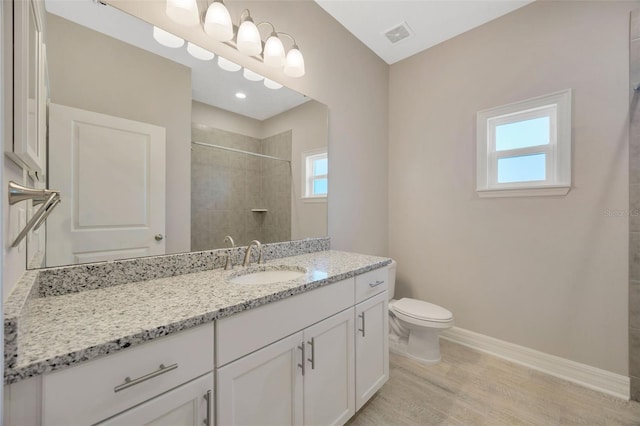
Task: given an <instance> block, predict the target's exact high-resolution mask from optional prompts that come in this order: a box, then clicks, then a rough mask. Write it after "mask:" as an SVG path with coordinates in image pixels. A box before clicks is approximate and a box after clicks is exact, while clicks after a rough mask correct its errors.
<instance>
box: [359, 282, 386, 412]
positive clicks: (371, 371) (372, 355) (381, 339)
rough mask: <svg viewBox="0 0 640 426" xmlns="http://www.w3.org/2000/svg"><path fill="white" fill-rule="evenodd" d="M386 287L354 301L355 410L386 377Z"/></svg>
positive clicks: (374, 391) (375, 390)
mask: <svg viewBox="0 0 640 426" xmlns="http://www.w3.org/2000/svg"><path fill="white" fill-rule="evenodd" d="M388 298H389V295H388V293H387V292H386V291H383V292H382V293H380V294H378V295H377V296H374V297H372V298H370V299H367V300H365V301H364V302H362V303H359V304H357V305H356V327H355V328H356V330H355V331H356V411H357V410H359V409H360V408H361V407H362V406H363V405H364V403H365V402H367V401H368V400H369V398H371V396H372V395H373V394H374V393H376V392H377V391H378V389H380V388H381V387H382V385H383V384H384V383H385V382H386V381H387V379H388V378H389V312H388Z"/></svg>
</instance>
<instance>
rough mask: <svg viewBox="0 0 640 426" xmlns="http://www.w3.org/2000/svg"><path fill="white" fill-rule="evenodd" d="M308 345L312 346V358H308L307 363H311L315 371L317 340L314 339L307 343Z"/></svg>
mask: <svg viewBox="0 0 640 426" xmlns="http://www.w3.org/2000/svg"><path fill="white" fill-rule="evenodd" d="M307 344H309V346H311V358H308V359H307V361H309V362H310V363H311V369H312V370H315V369H316V339H315V338H314V337H312V338H311V340H309V341H308V342H307Z"/></svg>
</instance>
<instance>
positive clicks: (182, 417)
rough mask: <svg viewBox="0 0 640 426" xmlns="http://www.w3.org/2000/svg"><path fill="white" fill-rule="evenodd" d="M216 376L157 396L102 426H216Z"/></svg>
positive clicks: (211, 375)
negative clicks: (214, 423) (214, 382)
mask: <svg viewBox="0 0 640 426" xmlns="http://www.w3.org/2000/svg"><path fill="white" fill-rule="evenodd" d="M213 405H214V396H213V373H209V374H207V375H206V376H202V377H200V378H199V379H196V380H194V381H191V382H189V383H187V384H184V385H182V386H180V387H178V388H175V389H173V390H171V391H169V392H167V393H164V394H162V395H160V396H157V397H155V398H153V399H151V400H149V401H147V402H145V403H143V404H140V405H138V406H137V407H135V408H132V409H130V410H127V411H125V412H124V413H122V414H119V415H117V416H115V417H112V418H111V419H109V420H106V421H104V422H102V423H98V424H99V425H101V426H107V425H108V426H131V425H145V426H202V425H205V426H213V418H214V417H213Z"/></svg>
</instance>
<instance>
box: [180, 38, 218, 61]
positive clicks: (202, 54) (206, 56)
mask: <svg viewBox="0 0 640 426" xmlns="http://www.w3.org/2000/svg"><path fill="white" fill-rule="evenodd" d="M187 52H189V53H190V54H191V56H193V57H194V58H196V59H200V60H202V61H210V60H212V59H213V58H214V57H215V56H216V55H214V54H213V52H209V51H208V50H207V49H203V48H202V47H200V46H197V45H195V44H193V43H191V42H188V43H187Z"/></svg>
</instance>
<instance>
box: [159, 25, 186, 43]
mask: <svg viewBox="0 0 640 426" xmlns="http://www.w3.org/2000/svg"><path fill="white" fill-rule="evenodd" d="M153 38H154V39H155V40H156V41H157V42H158V43H160V44H161V45H163V46H167V47H172V48H177V47H182V45H183V44H184V40H183V39H181V38H180V37H178V36H175V35H173V34H171V33H168V32H166V31H165V30H163V29H162V28H158V27H155V26H154V27H153Z"/></svg>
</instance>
